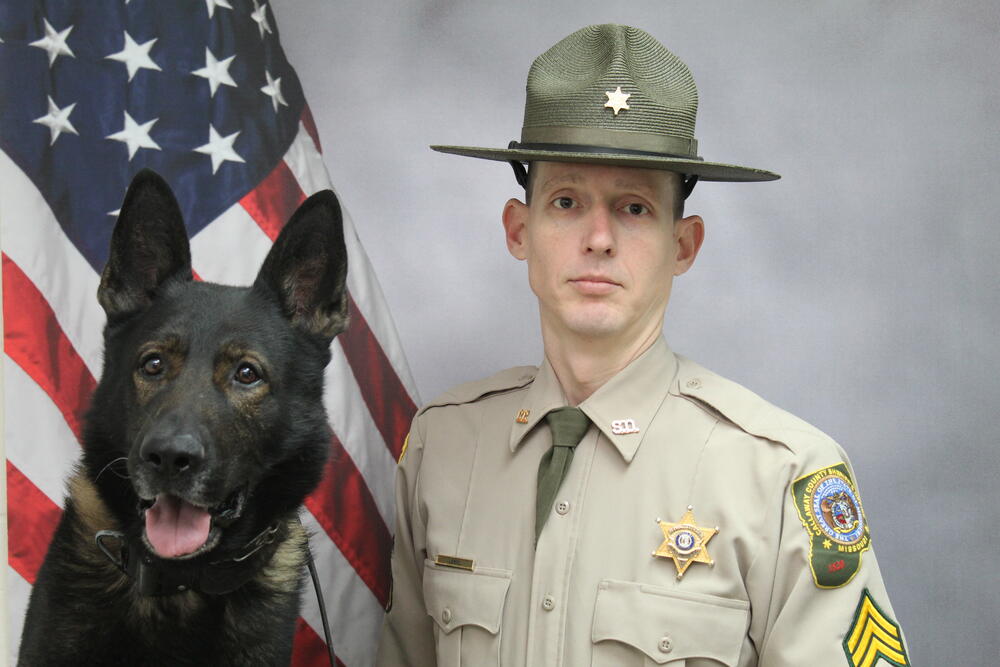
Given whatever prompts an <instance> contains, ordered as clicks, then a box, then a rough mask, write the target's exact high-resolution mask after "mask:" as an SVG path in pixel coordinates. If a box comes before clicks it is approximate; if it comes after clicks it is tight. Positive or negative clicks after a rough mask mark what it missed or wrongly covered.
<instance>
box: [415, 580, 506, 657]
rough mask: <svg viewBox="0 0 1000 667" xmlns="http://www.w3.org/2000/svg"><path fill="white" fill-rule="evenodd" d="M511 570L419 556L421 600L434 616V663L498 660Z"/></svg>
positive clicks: (428, 611) (430, 614) (428, 612)
mask: <svg viewBox="0 0 1000 667" xmlns="http://www.w3.org/2000/svg"><path fill="white" fill-rule="evenodd" d="M510 577H511V572H510V570H500V569H495V568H485V567H477V568H476V569H475V571H472V572H470V571H466V570H459V569H455V568H449V567H442V566H440V565H437V564H436V563H434V562H433V561H431V560H426V561H424V605H425V608H426V609H427V614H428V615H429V616H430V617H431V618H432V619H434V641H435V644H436V646H437V664H438V666H439V667H459V666H460V665H477V666H478V665H484V666H488V665H499V664H500V639H501V634H502V633H501V632H500V626H501V619H502V618H503V607H504V602H505V600H506V599H507V589H508V588H509V587H510Z"/></svg>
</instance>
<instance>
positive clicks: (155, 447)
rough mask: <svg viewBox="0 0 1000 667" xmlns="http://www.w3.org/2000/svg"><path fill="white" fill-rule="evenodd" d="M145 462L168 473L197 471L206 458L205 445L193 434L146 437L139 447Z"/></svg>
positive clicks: (140, 454)
mask: <svg viewBox="0 0 1000 667" xmlns="http://www.w3.org/2000/svg"><path fill="white" fill-rule="evenodd" d="M139 456H140V457H141V458H142V460H143V462H144V463H146V464H147V465H149V466H150V467H152V468H153V469H154V470H156V471H157V472H160V473H163V474H166V475H176V474H185V473H191V472H194V471H196V470H197V469H198V468H199V467H200V466H201V464H202V462H203V461H204V460H205V447H204V445H202V443H201V440H200V439H199V438H198V437H197V436H195V435H192V434H189V433H184V434H180V435H172V436H167V437H156V436H154V437H150V438H146V440H145V442H143V443H142V447H141V448H140V449H139Z"/></svg>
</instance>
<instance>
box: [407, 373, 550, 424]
mask: <svg viewBox="0 0 1000 667" xmlns="http://www.w3.org/2000/svg"><path fill="white" fill-rule="evenodd" d="M536 373H538V368H537V367H535V366H515V367H514V368H508V369H507V370H505V371H500V372H499V373H497V374H496V375H492V376H490V377H488V378H485V379H483V380H475V381H474V382H466V383H465V384H460V385H458V386H457V387H453V388H451V389H449V390H448V391H446V392H444V393H443V394H441V395H440V396H438V397H437V398H435V399H434V400H433V401H431V402H430V403H427V404H426V405H424V407H422V408H421V409H420V412H419V413H418V414H423V413H424V412H427V411H428V410H430V409H431V408H438V407H442V406H445V405H462V404H465V403H474V402H476V401H478V400H481V399H483V398H486V397H487V396H492V395H494V394H498V393H503V392H507V391H510V390H512V389H520V388H521V387H524V386H526V385H528V384H531V382H532V381H534V379H535V374H536Z"/></svg>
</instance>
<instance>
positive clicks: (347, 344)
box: [240, 162, 417, 459]
mask: <svg viewBox="0 0 1000 667" xmlns="http://www.w3.org/2000/svg"><path fill="white" fill-rule="evenodd" d="M304 200H305V194H304V193H303V192H302V189H301V188H300V187H299V183H298V181H297V180H296V179H295V175H294V174H293V173H292V171H291V169H289V168H288V165H287V164H285V163H284V162H279V163H278V165H277V166H276V167H275V168H274V169H273V170H272V171H271V173H270V174H268V175H267V177H266V178H265V179H264V180H263V181H261V183H260V185H258V186H257V187H256V188H255V189H254V190H252V191H251V192H249V193H248V194H247V195H246V196H245V197H243V199H241V200H240V204H242V205H243V208H244V209H246V211H247V213H249V214H250V217H252V218H253V219H254V220H255V221H256V222H257V224H258V225H260V228H261V229H262V230H263V231H264V233H265V234H267V235H268V237H270V239H271V240H272V241H273V240H274V239H275V238H277V236H278V232H279V231H281V227H282V225H284V224H285V222H286V221H287V220H288V218H289V217H291V215H292V213H294V212H295V209H296V208H297V207H298V205H299V204H301V203H302V201H304ZM349 299H350V304H349V305H350V310H351V324H350V326H348V327H347V331H345V332H343V333H342V334H340V344H341V346H342V347H343V348H344V354H345V355H346V356H347V361H348V363H349V364H350V365H351V370H352V371H353V372H354V378H355V380H356V381H357V383H358V387H359V388H360V389H361V395H362V397H363V398H364V401H365V404H366V405H367V406H368V411H369V412H370V413H371V415H372V419H373V421H374V422H375V426H376V427H377V428H378V430H379V432H380V433H381V434H382V439H383V440H384V441H385V444H386V446H387V447H388V448H389V451H390V452H391V453H392V456H393V458H394V459H397V458H399V453H400V451H401V450H402V447H403V441H404V440H405V439H406V433H407V431H408V430H409V428H410V420H411V419H412V418H413V415H414V413H415V412H416V411H417V408H416V405H414V403H413V400H412V399H411V398H410V395H409V393H408V392H407V391H406V387H404V386H403V383H402V382H401V381H400V379H399V376H398V375H396V371H395V370H394V369H393V367H392V364H391V363H390V362H389V358H388V357H387V356H386V354H385V351H384V350H383V349H382V346H381V345H380V344H379V342H378V338H376V337H375V333H374V332H373V331H372V330H371V327H370V326H369V325H368V322H367V321H366V320H365V318H364V316H363V315H362V314H361V311H360V309H358V307H357V304H356V303H355V302H354V299H353V297H350V296H349Z"/></svg>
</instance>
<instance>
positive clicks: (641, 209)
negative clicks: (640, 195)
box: [625, 204, 649, 215]
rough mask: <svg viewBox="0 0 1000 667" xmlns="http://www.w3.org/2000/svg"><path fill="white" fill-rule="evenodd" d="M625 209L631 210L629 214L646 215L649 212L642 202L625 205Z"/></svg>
mask: <svg viewBox="0 0 1000 667" xmlns="http://www.w3.org/2000/svg"><path fill="white" fill-rule="evenodd" d="M625 210H626V211H628V212H629V215H644V214H646V213H649V209H648V208H646V207H645V206H643V205H642V204H629V205H628V206H626V207H625Z"/></svg>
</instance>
